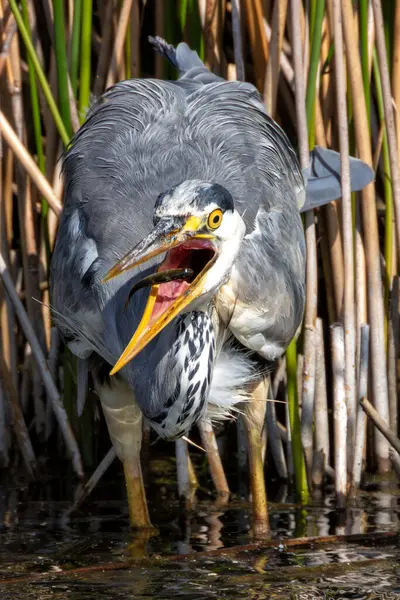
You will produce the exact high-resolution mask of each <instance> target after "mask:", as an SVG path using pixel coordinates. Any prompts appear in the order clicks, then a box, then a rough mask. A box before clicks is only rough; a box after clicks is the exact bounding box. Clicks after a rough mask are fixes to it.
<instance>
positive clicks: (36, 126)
mask: <svg viewBox="0 0 400 600" xmlns="http://www.w3.org/2000/svg"><path fill="white" fill-rule="evenodd" d="M21 9H22V18H23V20H24V24H25V27H26V30H27V32H28V35H29V37H31V31H30V25H29V14H28V5H27V3H26V0H21ZM27 63H28V76H29V91H30V95H31V106H32V124H33V135H34V138H35V146H36V154H37V162H38V165H39V169H40V170H41V172H42V173H44V172H45V162H44V152H43V139H42V121H41V117H40V104H39V93H38V88H37V82H36V74H35V67H34V65H33V62H32V59H31V57H30V55H29V54H28V55H27ZM48 209H49V205H48V204H47V202H46V200H45V199H44V198H42V215H43V216H44V217H45V216H47V213H48Z"/></svg>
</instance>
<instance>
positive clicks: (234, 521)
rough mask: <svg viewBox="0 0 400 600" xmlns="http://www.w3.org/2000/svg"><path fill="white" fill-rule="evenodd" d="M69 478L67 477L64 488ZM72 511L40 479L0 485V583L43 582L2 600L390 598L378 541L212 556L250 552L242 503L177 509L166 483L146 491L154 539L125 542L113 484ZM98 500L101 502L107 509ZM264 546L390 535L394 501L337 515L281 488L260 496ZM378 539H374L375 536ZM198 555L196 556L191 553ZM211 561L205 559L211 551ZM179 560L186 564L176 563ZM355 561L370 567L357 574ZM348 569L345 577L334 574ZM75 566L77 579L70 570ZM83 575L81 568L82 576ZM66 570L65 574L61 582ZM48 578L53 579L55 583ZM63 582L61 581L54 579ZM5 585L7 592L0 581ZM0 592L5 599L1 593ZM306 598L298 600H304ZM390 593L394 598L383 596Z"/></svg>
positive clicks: (390, 496) (382, 499)
mask: <svg viewBox="0 0 400 600" xmlns="http://www.w3.org/2000/svg"><path fill="white" fill-rule="evenodd" d="M68 481H69V480H68ZM102 486H103V487H100V488H99V489H98V490H97V491H96V492H95V494H94V496H93V498H91V501H90V502H87V503H86V505H84V506H83V507H81V509H79V511H77V512H75V513H73V514H71V513H70V512H69V510H68V509H69V508H70V506H71V504H72V503H73V501H74V496H75V494H76V492H77V487H74V486H71V485H69V486H68V485H67V483H65V484H64V483H60V481H57V482H50V483H49V484H46V485H45V484H37V485H35V486H31V487H29V488H19V487H17V486H11V485H6V484H4V485H2V486H1V485H0V586H1V585H4V586H5V585H6V584H1V579H3V580H4V579H7V580H9V579H10V577H13V578H15V577H26V576H32V575H35V576H37V574H41V577H42V574H45V576H46V580H45V581H43V580H42V579H41V580H40V581H36V582H34V581H31V582H30V583H29V585H28V583H26V584H25V583H24V582H23V581H21V583H18V584H15V585H14V584H12V585H14V587H13V589H12V590H11V588H8V587H0V598H1V599H2V600H8V598H10V599H11V598H12V600H15V599H18V598H21V599H22V598H23V599H24V600H31V599H32V600H43V599H44V600H45V599H46V598H50V597H51V598H52V599H53V600H54V598H56V599H57V598H63V599H64V598H68V600H86V599H87V600H97V599H99V600H102V599H110V600H111V598H112V600H119V599H121V600H125V599H128V598H133V597H134V598H135V599H139V600H140V599H141V598H148V597H154V598H171V597H175V596H176V597H178V598H188V599H189V598H190V599H191V600H193V599H196V598H199V599H200V598H201V599H202V600H203V599H205V600H207V599H208V598H222V597H224V598H240V597H245V598H291V599H292V598H295V599H297V598H298V599H301V598H307V599H308V600H312V599H313V598H343V599H344V598H365V599H371V600H372V599H373V598H389V599H390V598H391V597H392V596H391V595H390V594H400V584H399V570H398V567H397V564H398V562H396V561H398V558H399V556H398V553H399V552H398V550H397V548H395V547H390V546H387V544H386V545H382V546H381V545H377V542H376V543H375V545H373V546H366V545H365V544H364V545H362V544H360V545H355V544H351V545H350V544H334V545H333V544H325V545H324V546H323V547H322V546H321V547H318V548H310V547H301V548H297V547H290V546H285V545H284V544H280V542H279V541H278V540H277V543H276V546H275V547H274V548H268V549H265V550H264V551H263V550H258V551H256V550H254V549H252V548H251V547H250V549H249V550H248V552H246V553H241V554H239V555H236V554H230V555H229V557H223V555H220V554H218V551H221V549H223V548H230V547H233V546H238V545H243V544H250V543H251V542H253V540H252V538H251V537H250V536H249V530H250V522H251V518H250V517H251V514H250V504H249V503H248V502H247V501H245V500H243V499H240V498H239V497H233V499H232V500H231V501H230V503H229V504H228V505H227V506H225V507H221V506H218V505H217V504H216V503H215V501H213V500H212V499H209V498H210V497H209V496H208V495H207V494H203V495H202V496H201V494H199V499H198V503H197V507H196V510H193V511H192V512H187V511H184V510H182V507H181V506H180V504H179V502H178V499H177V497H176V494H175V492H174V485H173V483H172V484H171V485H169V484H168V483H164V484H163V486H164V487H163V493H162V494H161V493H160V494H156V493H153V492H154V489H153V490H152V489H151V488H150V490H149V497H150V498H152V500H151V502H150V511H151V515H152V519H153V522H154V523H155V524H156V526H157V527H158V529H159V535H157V536H156V537H153V536H151V535H145V534H141V535H139V536H138V535H136V536H132V532H131V531H130V529H129V524H128V513H127V506H126V502H125V498H124V490H123V485H121V481H120V480H118V481H116V482H110V481H105V482H103V483H102ZM104 498H108V500H107V501H105V500H104ZM269 501H270V523H271V529H272V535H273V537H275V538H280V539H284V538H288V539H290V538H296V537H309V536H312V537H314V536H319V537H321V536H322V537H326V536H332V535H341V534H346V535H351V534H368V533H371V532H377V531H380V532H399V529H400V528H399V493H398V486H397V484H394V483H381V484H379V485H378V484H376V483H374V485H373V486H372V485H371V486H370V489H369V490H368V491H364V492H362V493H361V494H360V497H359V498H358V499H357V502H356V503H353V504H349V507H348V508H347V509H346V510H342V511H337V510H336V507H335V498H334V495H332V494H326V495H320V496H319V497H316V498H314V500H313V503H312V504H311V505H310V506H308V507H300V506H298V505H296V504H295V502H294V498H293V497H292V496H290V490H288V488H287V486H285V485H279V486H276V488H274V489H273V490H270V492H269ZM382 540H383V542H385V540H384V538H382ZM198 552H202V553H203V554H201V555H198V558H193V554H194V553H198ZM207 552H210V553H211V554H208V558H207ZM213 553H214V554H213ZM146 554H147V555H148V556H155V555H162V556H168V555H170V556H171V555H180V556H181V557H182V559H180V560H178V562H174V561H170V562H169V563H163V562H162V560H161V562H158V563H157V564H153V563H149V565H147V566H146V567H139V566H133V567H132V568H130V569H124V570H123V571H118V572H116V571H106V572H104V573H103V572H100V571H92V570H91V569H95V568H97V567H98V565H104V564H110V563H112V564H113V565H114V566H118V565H123V564H124V563H125V561H127V560H129V559H131V558H132V557H133V558H135V557H137V556H144V555H146ZM185 555H190V558H188V559H185V558H184V556H185ZM365 561H369V563H371V565H373V566H370V567H366V566H365ZM344 565H350V567H351V569H352V570H350V572H347V571H346V572H341V571H340V572H336V571H335V570H332V569H335V568H336V567H337V568H339V567H340V569H341V568H342V567H344ZM80 569H84V570H85V571H84V573H83V572H82V571H79V570H80ZM87 569H89V571H87ZM65 571H68V572H74V573H75V574H74V576H73V577H72V576H70V577H69V578H68V579H65V578H66V576H67V575H66V574H65V573H64V572H65ZM57 573H58V574H59V575H60V576H59V575H57ZM61 577H62V578H61ZM8 585H11V584H7V586H8ZM3 590H5V594H4V593H3ZM305 594H306V595H305ZM393 597H397V598H398V597H399V596H393Z"/></svg>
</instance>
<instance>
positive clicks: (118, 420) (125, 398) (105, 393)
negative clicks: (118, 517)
mask: <svg viewBox="0 0 400 600" xmlns="http://www.w3.org/2000/svg"><path fill="white" fill-rule="evenodd" d="M96 389H97V393H98V394H99V396H100V401H101V405H102V408H103V413H104V416H105V419H106V421H107V426H108V431H109V433H110V437H111V441H112V443H113V445H114V448H115V450H116V452H117V455H118V457H119V458H120V460H121V461H122V463H123V465H124V473H125V483H126V490H127V496H128V505H129V519H130V523H131V525H132V527H135V528H151V527H152V525H151V522H150V517H149V511H148V508H147V501H146V494H145V490H144V485H143V476H142V468H141V464H140V449H141V445H142V412H141V410H140V409H139V407H138V405H137V404H136V402H135V398H134V396H133V392H132V390H131V389H130V388H129V387H128V385H127V384H126V383H125V382H124V381H122V380H121V379H119V378H117V377H113V378H112V379H111V384H110V385H107V384H106V385H104V386H99V385H97V386H96Z"/></svg>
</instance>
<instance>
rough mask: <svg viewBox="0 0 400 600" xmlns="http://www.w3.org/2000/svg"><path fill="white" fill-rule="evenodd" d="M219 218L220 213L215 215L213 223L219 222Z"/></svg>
mask: <svg viewBox="0 0 400 600" xmlns="http://www.w3.org/2000/svg"><path fill="white" fill-rule="evenodd" d="M219 219H220V216H219V215H215V217H214V218H213V223H214V225H215V224H216V223H218V221H219Z"/></svg>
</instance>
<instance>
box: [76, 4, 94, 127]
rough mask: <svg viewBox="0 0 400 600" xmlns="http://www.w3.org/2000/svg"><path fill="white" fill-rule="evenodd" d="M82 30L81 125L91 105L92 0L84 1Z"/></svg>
mask: <svg viewBox="0 0 400 600" xmlns="http://www.w3.org/2000/svg"><path fill="white" fill-rule="evenodd" d="M82 10H83V12H82V30H81V79H80V85H79V118H80V121H81V123H83V121H84V120H85V118H86V113H87V110H88V108H89V103H90V74H91V69H90V61H91V45H92V12H93V4H92V0H83V5H82Z"/></svg>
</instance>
